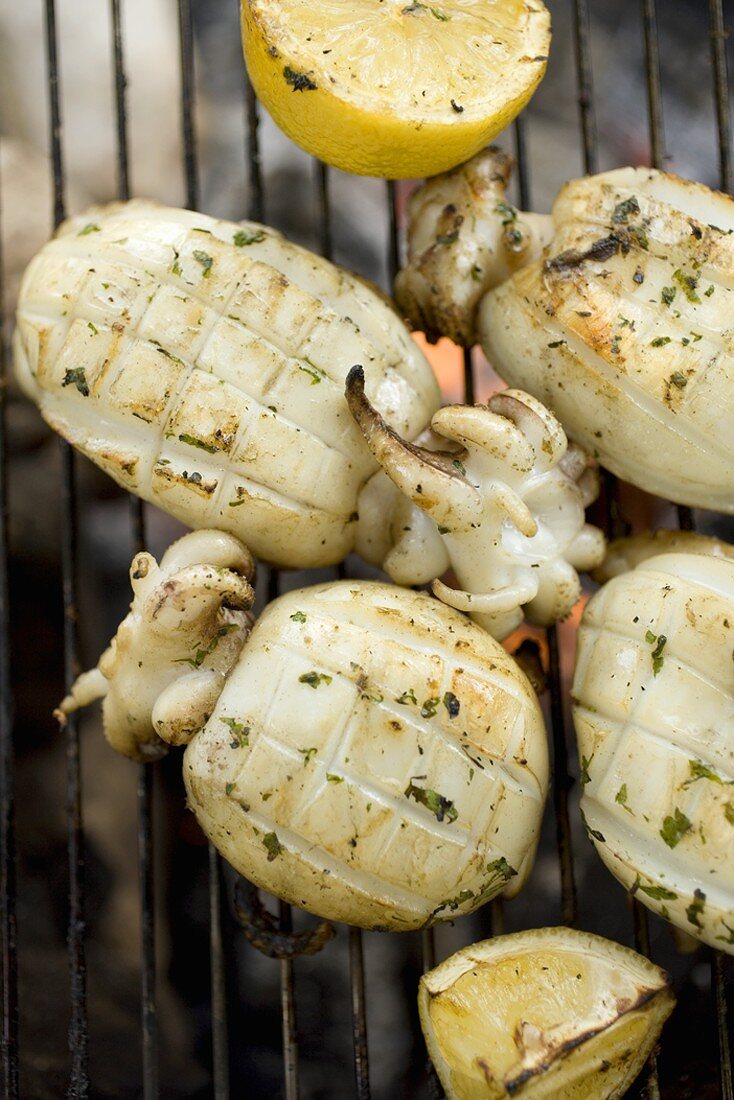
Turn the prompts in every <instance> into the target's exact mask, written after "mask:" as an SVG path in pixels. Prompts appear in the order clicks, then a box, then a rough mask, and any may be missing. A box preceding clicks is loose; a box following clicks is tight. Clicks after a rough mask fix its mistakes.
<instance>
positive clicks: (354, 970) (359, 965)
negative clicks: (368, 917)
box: [349, 928, 370, 1100]
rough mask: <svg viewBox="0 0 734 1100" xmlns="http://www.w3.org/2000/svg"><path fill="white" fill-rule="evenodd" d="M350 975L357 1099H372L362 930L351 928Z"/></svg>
mask: <svg viewBox="0 0 734 1100" xmlns="http://www.w3.org/2000/svg"><path fill="white" fill-rule="evenodd" d="M349 976H350V983H351V989H352V1034H353V1040H354V1082H355V1086H356V1090H357V1100H370V1070H369V1053H368V1049H367V999H366V991H365V982H364V952H363V949H362V932H361V929H359V928H350V929H349Z"/></svg>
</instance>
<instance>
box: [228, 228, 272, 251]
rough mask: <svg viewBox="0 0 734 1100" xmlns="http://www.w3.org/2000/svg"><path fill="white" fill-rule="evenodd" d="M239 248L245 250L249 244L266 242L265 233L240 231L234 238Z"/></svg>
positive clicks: (259, 230)
mask: <svg viewBox="0 0 734 1100" xmlns="http://www.w3.org/2000/svg"><path fill="white" fill-rule="evenodd" d="M232 240H233V241H234V243H235V244H236V245H237V247H238V248H245V247H246V246H247V245H248V244H259V243H260V241H264V240H265V233H264V232H263V231H262V229H258V230H257V232H255V233H248V232H247V230H246V229H238V230H237V232H236V233H235V234H234V236H233V237H232Z"/></svg>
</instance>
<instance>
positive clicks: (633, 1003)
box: [503, 971, 672, 1096]
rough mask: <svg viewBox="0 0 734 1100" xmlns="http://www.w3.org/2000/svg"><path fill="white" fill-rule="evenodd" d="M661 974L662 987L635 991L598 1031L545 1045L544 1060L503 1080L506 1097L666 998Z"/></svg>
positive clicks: (666, 984)
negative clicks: (600, 1036)
mask: <svg viewBox="0 0 734 1100" xmlns="http://www.w3.org/2000/svg"><path fill="white" fill-rule="evenodd" d="M663 973H664V984H663V985H661V986H659V987H657V988H653V987H650V986H646V987H643V988H641V989H638V990H637V996H636V997H629V998H624V999H620V1000H618V1001H617V1004H616V1005H615V1009H616V1015H615V1016H614V1018H613V1019H611V1020H609V1021H608V1022H607V1023H604V1024H600V1025H599V1027H592V1028H589V1029H588V1030H587V1031H584V1032H581V1034H579V1035H574V1036H573V1037H572V1038H570V1039H567V1040H566V1041H565V1042H563V1043H559V1044H558V1045H557V1046H554V1045H553V1044H552V1043H549V1044H548V1052H547V1056H546V1057H545V1058H544V1059H543V1060H542V1061H538V1062H536V1063H535V1065H533V1066H529V1067H528V1068H527V1069H524V1070H521V1071H520V1072H519V1073H517V1074H515V1075H510V1074H508V1075H507V1076H506V1077H505V1078H504V1080H503V1084H504V1086H505V1088H506V1089H507V1092H508V1094H509V1095H510V1096H515V1095H516V1094H517V1093H518V1092H519V1091H520V1090H521V1089H522V1087H523V1085H524V1084H526V1082H527V1081H529V1080H530V1079H531V1078H532V1077H538V1076H540V1075H541V1074H543V1073H546V1072H547V1070H549V1069H550V1067H551V1066H552V1065H553V1063H554V1062H557V1061H558V1060H559V1059H560V1058H565V1056H566V1055H567V1054H570V1053H571V1051H573V1050H575V1049H576V1048H577V1047H580V1046H582V1045H583V1044H584V1043H586V1042H588V1041H589V1040H590V1039H593V1038H594V1037H595V1036H596V1035H600V1034H601V1033H602V1032H604V1031H608V1030H609V1028H611V1027H614V1025H615V1024H616V1023H618V1021H619V1020H620V1019H621V1018H622V1017H623V1016H626V1015H628V1014H629V1013H630V1012H636V1011H638V1010H639V1009H641V1008H644V1007H645V1005H647V1004H649V1002H650V1001H652V1000H654V999H655V998H656V997H660V996H665V995H666V994H668V995H669V994H670V989H671V985H672V980H671V977H670V975H669V974H668V973H666V972H665V971H663ZM519 1026H521V1025H519Z"/></svg>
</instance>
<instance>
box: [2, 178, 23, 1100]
mask: <svg viewBox="0 0 734 1100" xmlns="http://www.w3.org/2000/svg"><path fill="white" fill-rule="evenodd" d="M1 193H2V179H0V194H1ZM1 224H2V204H1V203H0V225H1ZM3 259H4V257H3V242H2V233H0V922H1V929H2V1034H1V1036H0V1066H1V1067H2V1084H3V1094H4V1095H5V1096H6V1097H7V1098H8V1100H17V1098H18V1097H19V1095H20V1092H19V1081H18V928H17V916H16V892H17V868H16V846H15V759H14V752H13V709H12V703H11V692H10V621H9V620H10V613H9V600H8V477H7V457H8V455H7V451H8V446H7V399H6V395H7V383H8V364H7V360H6V352H5V330H4V326H5V310H4V305H5V280H4V270H5V269H4V265H3Z"/></svg>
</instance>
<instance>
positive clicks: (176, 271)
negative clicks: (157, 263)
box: [171, 256, 183, 276]
mask: <svg viewBox="0 0 734 1100" xmlns="http://www.w3.org/2000/svg"><path fill="white" fill-rule="evenodd" d="M171 274H172V275H178V276H181V275H183V269H182V267H181V264H180V262H179V258H178V256H177V257H176V259H175V260H174V261H173V263H172V264H171Z"/></svg>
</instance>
